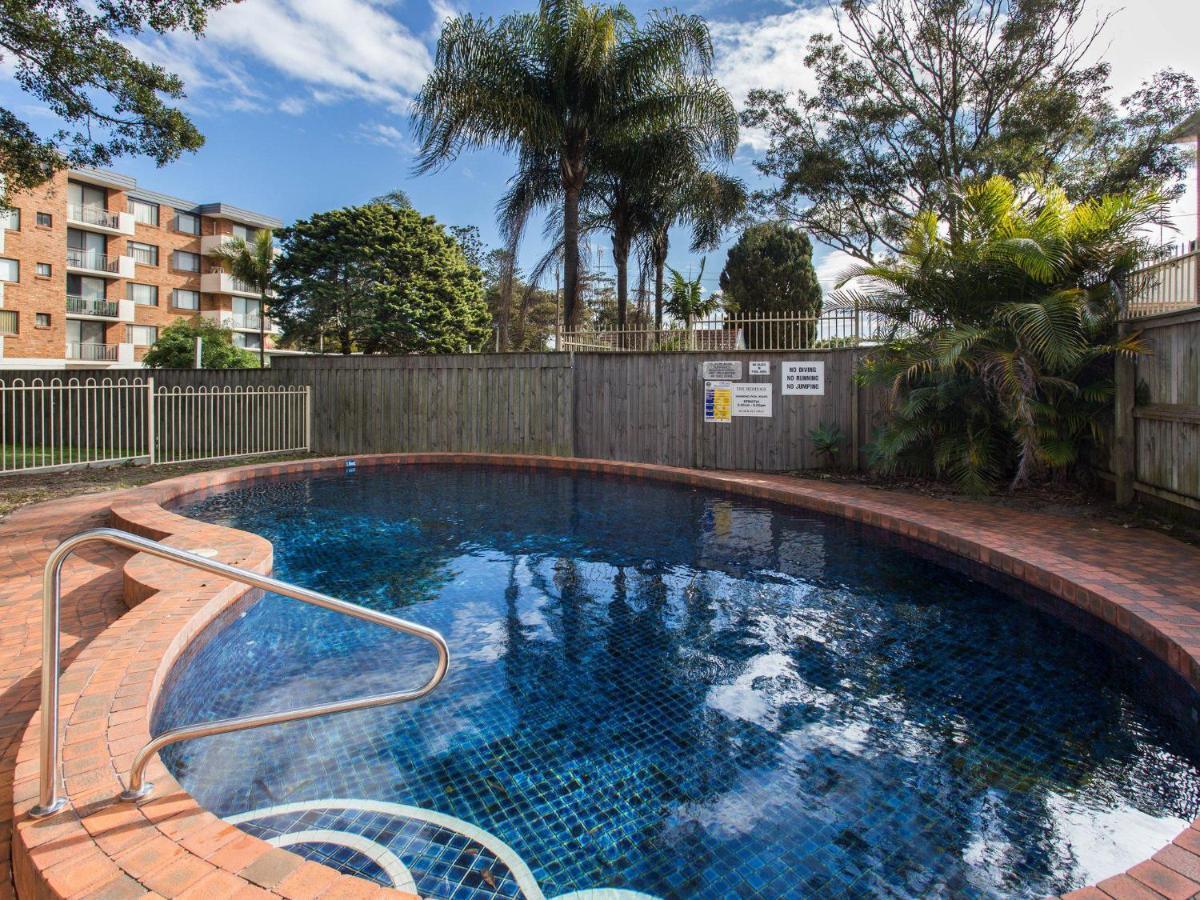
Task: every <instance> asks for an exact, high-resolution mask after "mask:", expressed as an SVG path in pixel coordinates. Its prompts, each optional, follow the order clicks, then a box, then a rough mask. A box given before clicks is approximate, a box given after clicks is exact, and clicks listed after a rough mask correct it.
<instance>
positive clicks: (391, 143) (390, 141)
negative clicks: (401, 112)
mask: <svg viewBox="0 0 1200 900" xmlns="http://www.w3.org/2000/svg"><path fill="white" fill-rule="evenodd" d="M358 136H359V138H361V139H362V140H364V141H366V142H367V143H370V144H379V145H380V146H383V147H391V148H393V149H394V150H401V151H403V152H405V153H413V152H415V148H414V147H413V143H412V141H410V140H409V138H408V135H407V134H405V133H404V132H403V131H402V130H401V129H399V128H397V127H396V126H394V125H388V124H386V123H383V122H372V123H371V124H369V125H368V124H364V125H361V126H359V129H358Z"/></svg>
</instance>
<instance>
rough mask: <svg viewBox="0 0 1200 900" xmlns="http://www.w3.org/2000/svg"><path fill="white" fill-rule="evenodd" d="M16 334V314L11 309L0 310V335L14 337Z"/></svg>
mask: <svg viewBox="0 0 1200 900" xmlns="http://www.w3.org/2000/svg"><path fill="white" fill-rule="evenodd" d="M16 333H17V312H16V310H13V309H0V334H8V335H14V334H16Z"/></svg>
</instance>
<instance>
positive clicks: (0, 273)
mask: <svg viewBox="0 0 1200 900" xmlns="http://www.w3.org/2000/svg"><path fill="white" fill-rule="evenodd" d="M20 280H21V264H20V263H19V262H17V261H16V260H15V259H4V258H2V257H0V281H20Z"/></svg>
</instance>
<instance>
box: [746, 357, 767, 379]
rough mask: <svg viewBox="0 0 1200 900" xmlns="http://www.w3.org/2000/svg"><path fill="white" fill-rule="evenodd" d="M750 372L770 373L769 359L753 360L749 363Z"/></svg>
mask: <svg viewBox="0 0 1200 900" xmlns="http://www.w3.org/2000/svg"><path fill="white" fill-rule="evenodd" d="M750 374H751V375H770V374H771V363H770V361H769V360H765V359H762V360H754V361H753V362H751V363H750Z"/></svg>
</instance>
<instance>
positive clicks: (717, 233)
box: [642, 155, 746, 331]
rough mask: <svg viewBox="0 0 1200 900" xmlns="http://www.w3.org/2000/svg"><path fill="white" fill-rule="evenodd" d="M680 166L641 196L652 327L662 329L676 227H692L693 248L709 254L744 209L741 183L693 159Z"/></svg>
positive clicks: (682, 161) (687, 158) (682, 159)
mask: <svg viewBox="0 0 1200 900" xmlns="http://www.w3.org/2000/svg"><path fill="white" fill-rule="evenodd" d="M676 162H677V163H678V164H677V165H676V166H674V167H673V168H671V170H670V171H664V172H663V174H662V177H660V178H659V179H657V180H656V181H655V183H654V184H653V185H652V189H651V190H648V191H646V192H645V193H644V194H643V195H642V200H643V207H642V209H643V212H642V221H643V222H644V223H645V227H644V231H643V234H642V241H643V244H644V252H645V255H646V258H647V260H648V262H649V265H650V268H651V269H652V270H653V272H654V327H655V328H656V329H657V330H660V331H661V330H662V317H663V303H664V284H663V279H664V272H665V270H666V265H667V253H668V252H669V250H670V246H671V229H672V228H674V227H675V226H676V225H678V224H685V225H688V226H690V227H691V235H692V250H693V251H700V250H709V249H712V248H713V247H715V246H716V245H717V244H718V243H719V242H720V240H721V234H722V232H723V231H724V229H725V228H727V227H728V226H729V225H730V224H732V222H733V221H734V220H735V219H736V218H737V216H738V215H740V214H741V212H742V209H743V208H744V207H745V205H746V187H745V185H744V184H743V183H742V182H741V180H740V179H737V178H732V177H730V176H728V175H725V174H723V173H721V172H719V171H716V170H714V169H709V168H705V167H704V165H703V162H702V161H701V160H698V159H696V158H695V157H692V156H687V155H684V156H681V157H679V158H678V159H677V160H676Z"/></svg>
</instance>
